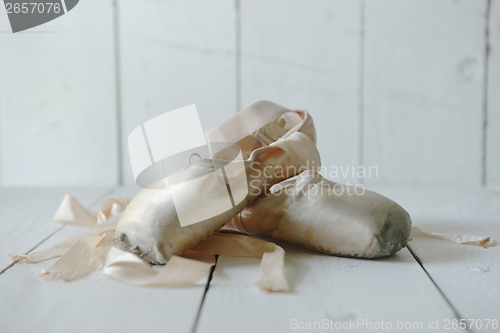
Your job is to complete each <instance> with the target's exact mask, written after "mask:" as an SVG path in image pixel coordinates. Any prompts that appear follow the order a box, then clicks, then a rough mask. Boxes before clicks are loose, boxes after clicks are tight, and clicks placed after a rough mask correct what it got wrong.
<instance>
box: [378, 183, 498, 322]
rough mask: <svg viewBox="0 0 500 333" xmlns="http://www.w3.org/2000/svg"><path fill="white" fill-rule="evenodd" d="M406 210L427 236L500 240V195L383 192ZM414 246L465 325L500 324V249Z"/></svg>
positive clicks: (429, 242) (431, 243)
mask: <svg viewBox="0 0 500 333" xmlns="http://www.w3.org/2000/svg"><path fill="white" fill-rule="evenodd" d="M380 192H381V193H382V194H384V195H387V196H389V197H391V198H393V199H394V200H396V201H398V202H399V203H400V204H401V205H403V207H405V208H406V209H407V210H408V212H409V213H410V215H411V216H412V220H413V224H414V225H415V226H419V227H422V229H424V230H427V231H435V232H445V233H457V234H472V235H481V236H492V237H493V238H494V239H496V240H497V241H498V240H500V218H499V216H500V195H498V194H495V193H492V192H489V191H487V190H484V189H480V188H476V189H471V188H463V189H457V188H453V189H450V188H437V189H422V188H415V189H412V190H408V189H406V190H404V189H386V190H381V191H380ZM410 246H411V247H412V249H413V250H414V251H415V253H416V254H417V255H418V257H419V258H420V259H421V261H422V262H423V265H424V267H425V269H426V270H427V271H428V272H429V274H430V276H431V277H432V279H433V280H434V281H435V282H436V283H437V285H438V286H439V288H440V289H441V290H442V291H443V292H444V294H445V295H446V297H447V298H448V299H449V300H450V301H451V303H452V304H453V305H454V306H455V307H456V309H457V310H458V312H459V313H460V315H461V316H462V318H464V319H483V327H482V328H481V329H479V327H473V329H474V331H476V332H487V331H489V332H497V331H498V330H495V329H493V328H492V327H491V323H490V327H489V330H486V328H485V325H486V322H485V320H484V319H497V320H499V321H500V317H499V311H498V309H500V299H499V298H498V295H499V294H500V285H499V283H498V281H500V247H499V246H495V247H490V248H486V249H485V248H482V247H477V246H465V245H457V244H452V243H448V242H442V241H437V240H433V239H421V238H415V239H414V240H413V241H411V242H410Z"/></svg>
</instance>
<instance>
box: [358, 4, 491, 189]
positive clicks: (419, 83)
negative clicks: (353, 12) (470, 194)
mask: <svg viewBox="0 0 500 333" xmlns="http://www.w3.org/2000/svg"><path fill="white" fill-rule="evenodd" d="M485 14H486V1H477V0H465V1H453V0H446V1H433V0H424V1H398V0H383V1H367V2H366V12H365V17H366V21H365V29H366V30H365V31H366V35H365V37H366V38H365V54H364V59H365V62H364V63H365V66H364V67H365V73H364V78H365V83H364V105H365V118H364V120H365V124H364V128H365V133H364V156H365V163H366V164H368V165H376V166H378V168H379V177H378V178H374V179H370V180H369V181H368V182H367V183H368V184H397V185H399V184H405V185H413V184H422V185H434V184H466V185H480V184H481V182H482V168H483V166H482V133H483V132H482V131H483V103H484V90H483V86H484V52H485V17H486V15H485Z"/></svg>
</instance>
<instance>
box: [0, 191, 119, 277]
mask: <svg viewBox="0 0 500 333" xmlns="http://www.w3.org/2000/svg"><path fill="white" fill-rule="evenodd" d="M109 191H110V188H102V187H101V188H51V189H49V188H43V189H42V188H32V189H29V188H3V189H1V190H0V270H2V269H4V268H5V267H7V266H8V265H9V264H10V263H11V261H10V260H9V258H8V257H7V254H8V253H26V252H27V251H29V250H31V249H32V248H33V247H34V246H36V245H37V244H39V243H40V242H41V241H43V240H44V239H45V238H47V237H48V236H49V235H51V234H52V233H53V232H55V231H56V230H57V229H59V228H60V227H61V225H60V224H56V223H55V222H54V220H53V218H54V214H55V213H56V210H57V208H58V207H59V204H60V203H61V201H62V199H63V197H64V195H65V194H66V193H69V194H71V195H73V196H74V197H75V198H77V199H78V200H79V201H80V202H81V203H82V204H83V205H84V206H88V205H90V204H91V203H93V202H94V201H96V200H98V199H100V198H102V197H103V196H104V195H105V194H106V193H109Z"/></svg>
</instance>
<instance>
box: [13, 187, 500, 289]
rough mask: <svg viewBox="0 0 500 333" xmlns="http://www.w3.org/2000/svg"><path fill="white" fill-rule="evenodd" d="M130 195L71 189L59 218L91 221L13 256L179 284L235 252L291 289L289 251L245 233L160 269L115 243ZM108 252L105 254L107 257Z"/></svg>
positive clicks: (124, 278)
mask: <svg viewBox="0 0 500 333" xmlns="http://www.w3.org/2000/svg"><path fill="white" fill-rule="evenodd" d="M129 202H130V201H129V200H128V199H126V198H124V197H119V198H109V199H106V200H104V201H103V202H102V203H101V205H100V210H99V212H93V211H90V210H87V209H86V208H84V207H83V206H82V205H81V204H80V203H79V202H78V201H77V200H76V199H75V198H73V197H72V196H70V195H68V194H67V195H66V196H65V197H64V199H63V201H62V203H61V205H60V207H59V209H58V210H57V212H56V215H55V217H54V220H55V221H56V222H57V223H61V224H67V225H79V226H86V227H90V228H89V229H88V230H87V231H84V232H81V233H79V234H77V235H75V236H73V237H70V238H68V239H66V240H64V241H62V242H60V243H58V244H56V245H54V246H52V247H51V248H49V249H47V250H43V251H39V252H33V253H30V254H27V255H24V254H11V253H9V257H10V259H11V260H12V261H16V260H20V261H22V262H25V263H28V264H32V263H37V262H41V261H45V260H49V259H53V258H58V257H59V259H58V260H57V261H56V262H55V263H54V264H53V265H52V266H51V267H49V268H48V269H46V270H43V271H42V272H41V274H40V275H39V277H41V278H44V279H50V280H62V281H72V280H75V279H78V278H81V277H83V276H85V275H87V274H89V273H91V272H93V271H95V270H96V269H97V268H99V267H100V266H101V265H103V262H104V267H103V274H104V275H105V276H108V277H110V278H113V279H115V280H118V281H120V282H123V283H127V284H130V285H134V286H155V287H176V286H187V285H193V284H196V283H197V282H198V281H200V280H201V279H203V278H205V277H206V276H208V274H209V273H210V270H211V267H212V266H213V265H214V264H215V255H216V254H217V255H221V256H231V257H259V258H262V261H261V265H260V277H259V281H258V282H257V283H256V286H257V287H258V288H259V289H262V290H265V291H270V292H276V291H288V290H289V286H288V282H287V280H286V278H285V275H284V259H285V251H284V250H283V249H282V248H281V247H279V246H278V245H276V244H274V243H270V242H265V241H263V240H260V239H256V238H253V237H249V236H244V235H239V234H227V233H216V234H214V235H212V236H210V237H208V238H207V239H206V240H205V241H203V242H202V243H200V244H198V245H197V246H195V247H193V248H192V249H191V250H189V251H187V252H186V253H185V254H184V255H183V256H182V257H180V256H173V257H172V258H171V259H169V261H168V263H167V264H166V265H165V266H164V267H163V268H162V269H161V270H160V271H157V270H155V269H154V268H152V267H151V266H149V265H148V264H146V263H145V262H144V261H143V260H142V259H141V258H139V257H138V256H136V255H134V254H132V253H129V252H125V251H122V250H120V249H118V248H116V247H114V246H113V245H114V240H113V239H114V230H115V228H116V225H117V224H118V220H119V219H120V216H121V214H122V213H123V211H124V210H125V208H126V206H127V205H128V203H129ZM411 235H412V237H428V238H435V239H440V240H445V241H449V242H453V243H457V244H465V245H478V246H483V247H487V246H492V245H494V244H495V241H494V240H493V239H492V238H491V237H479V236H471V235H457V234H444V233H429V232H425V231H422V230H421V229H419V228H416V227H412V233H411ZM104 258H105V259H104Z"/></svg>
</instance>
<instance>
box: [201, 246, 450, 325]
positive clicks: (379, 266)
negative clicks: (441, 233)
mask: <svg viewBox="0 0 500 333" xmlns="http://www.w3.org/2000/svg"><path fill="white" fill-rule="evenodd" d="M285 251H286V263H285V267H286V276H287V278H288V280H289V282H290V285H291V288H292V289H291V292H289V293H276V294H263V293H262V292H258V291H256V290H254V289H253V287H252V284H253V283H255V282H256V281H257V278H258V274H259V260H258V259H255V258H223V257H219V260H218V262H217V266H216V269H215V272H214V276H213V279H212V281H211V283H210V289H209V290H208V293H207V295H206V298H205V301H204V304H203V307H202V312H201V317H200V322H199V324H198V331H199V332H215V331H217V332H221V333H225V332H234V331H238V332H241V333H245V332H289V331H292V332H293V331H295V330H298V328H299V327H298V325H299V322H302V323H304V325H307V322H313V323H314V322H320V323H321V324H322V325H323V324H324V320H325V321H326V322H327V325H330V326H328V328H325V327H324V326H321V328H322V329H332V328H331V325H332V322H330V321H333V327H334V328H333V329H335V325H342V324H343V325H349V327H350V328H352V329H353V331H369V332H371V331H374V328H375V327H377V325H381V322H382V321H384V323H385V325H387V323H388V322H390V323H391V325H392V327H393V329H394V328H396V327H397V325H398V323H402V325H411V328H412V329H414V330H415V331H417V326H415V327H414V326H413V325H414V323H415V325H419V324H417V323H422V327H423V330H424V331H425V330H426V329H428V325H429V320H430V321H431V322H435V321H436V320H438V321H439V323H441V324H440V325H441V326H440V328H442V323H443V320H444V319H447V318H448V319H453V318H454V314H453V312H452V311H451V309H450V308H449V306H448V305H447V304H446V302H445V300H444V299H443V298H442V297H441V295H440V294H439V292H438V290H437V289H436V288H435V287H434V285H433V284H432V282H431V281H430V279H429V278H428V277H427V276H426V274H425V272H424V271H423V270H422V269H421V268H420V266H419V265H418V263H417V262H416V261H415V260H414V259H413V257H412V256H411V254H410V253H409V252H408V250H406V249H403V250H402V251H400V252H399V253H398V254H397V255H395V256H393V257H391V258H387V259H382V260H360V259H347V258H339V257H334V256H329V255H324V254H320V253H316V252H313V251H309V250H306V249H302V248H298V247H294V246H290V245H288V246H286V247H285ZM249 318H251V320H249ZM294 320H296V321H294ZM358 320H364V324H361V323H360V326H355V329H354V328H353V327H352V326H350V325H351V322H354V323H358ZM337 323H338V324H337ZM344 323H347V324H344ZM368 323H371V325H375V326H373V327H372V328H371V329H370V326H369V325H370V324H368ZM376 323H378V324H376ZM407 323H409V324H407ZM295 325H297V326H295ZM312 325H314V324H312ZM366 325H368V326H366ZM385 327H386V328H387V326H385ZM313 328H314V326H313ZM345 328H346V327H344V329H345ZM303 329H304V330H307V327H306V328H303ZM337 329H339V328H338V327H337ZM348 329H349V328H348ZM412 329H409V331H412ZM421 330H422V329H421ZM314 331H316V332H319V331H321V330H320V329H318V327H316V330H314ZM405 331H406V330H405Z"/></svg>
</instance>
